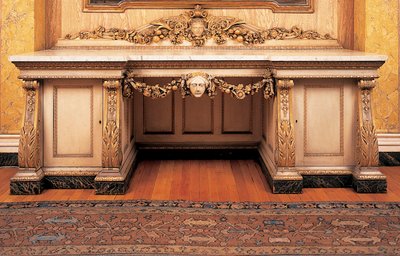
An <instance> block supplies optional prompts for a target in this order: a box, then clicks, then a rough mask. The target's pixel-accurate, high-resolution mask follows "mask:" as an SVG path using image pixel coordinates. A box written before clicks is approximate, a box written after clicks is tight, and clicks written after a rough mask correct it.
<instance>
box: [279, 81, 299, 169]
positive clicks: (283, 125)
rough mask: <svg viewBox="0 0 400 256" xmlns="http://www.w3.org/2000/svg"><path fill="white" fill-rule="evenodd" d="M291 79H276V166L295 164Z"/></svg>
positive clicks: (292, 165) (292, 84)
mask: <svg viewBox="0 0 400 256" xmlns="http://www.w3.org/2000/svg"><path fill="white" fill-rule="evenodd" d="M293 86H294V82H293V80H290V79H284V80H278V81H277V89H278V90H277V101H278V118H277V121H278V122H277V143H276V148H277V152H276V159H275V161H276V164H277V166H278V167H294V166H295V160H296V158H295V150H296V144H295V138H294V126H293V120H292V119H293V113H292V98H293V92H292V88H293Z"/></svg>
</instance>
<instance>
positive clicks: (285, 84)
mask: <svg viewBox="0 0 400 256" xmlns="http://www.w3.org/2000/svg"><path fill="white" fill-rule="evenodd" d="M276 86H277V87H278V89H281V90H284V89H291V88H293V86H294V82H293V80H291V79H279V80H278V81H277V83H276Z"/></svg>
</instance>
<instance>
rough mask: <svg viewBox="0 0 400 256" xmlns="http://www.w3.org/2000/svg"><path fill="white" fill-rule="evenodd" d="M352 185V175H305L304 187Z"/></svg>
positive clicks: (343, 186)
mask: <svg viewBox="0 0 400 256" xmlns="http://www.w3.org/2000/svg"><path fill="white" fill-rule="evenodd" d="M352 185H353V176H352V175H303V187H304V188H345V187H351V186H352Z"/></svg>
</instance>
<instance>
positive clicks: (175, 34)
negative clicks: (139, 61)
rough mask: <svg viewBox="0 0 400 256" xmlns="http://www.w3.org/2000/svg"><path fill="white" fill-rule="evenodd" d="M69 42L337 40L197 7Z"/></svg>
mask: <svg viewBox="0 0 400 256" xmlns="http://www.w3.org/2000/svg"><path fill="white" fill-rule="evenodd" d="M65 38H66V39H77V38H79V39H111V40H125V41H128V42H131V43H134V44H142V45H143V44H151V43H158V42H160V41H163V40H169V41H170V42H171V43H172V44H174V45H178V44H182V43H183V42H184V41H188V42H190V43H191V44H192V45H193V46H197V47H199V46H203V45H204V44H205V43H206V41H207V40H209V39H212V40H213V41H214V42H215V43H216V44H219V45H220V44H225V43H226V41H227V39H231V40H234V41H236V42H238V43H242V44H244V45H254V44H262V43H264V42H265V41H266V40H286V39H312V40H326V39H333V38H332V37H331V36H330V35H329V34H325V35H321V34H319V33H318V32H315V31H311V30H308V31H303V30H302V29H301V28H299V27H292V28H291V29H286V28H279V27H277V28H270V29H262V28H258V27H255V26H251V25H249V24H246V23H245V22H244V21H242V20H240V19H238V18H234V17H226V16H212V15H209V13H208V12H207V11H205V10H203V9H202V8H201V6H200V5H196V6H195V8H194V10H191V11H188V12H185V13H183V14H181V15H179V16H173V17H168V18H161V19H159V20H156V21H153V22H151V23H150V24H149V25H145V26H143V27H140V28H138V29H131V30H129V29H128V30H127V29H118V28H111V29H106V28H104V27H102V26H100V27H98V28H97V29H95V30H94V31H81V32H79V33H76V34H68V35H66V36H65Z"/></svg>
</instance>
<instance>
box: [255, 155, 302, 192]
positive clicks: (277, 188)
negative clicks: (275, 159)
mask: <svg viewBox="0 0 400 256" xmlns="http://www.w3.org/2000/svg"><path fill="white" fill-rule="evenodd" d="M258 164H259V165H260V167H261V170H262V172H263V173H264V176H265V178H266V179H267V181H268V184H269V185H270V187H271V190H272V193H274V194H300V193H302V190H303V181H302V180H276V179H274V178H273V177H272V176H271V174H270V173H269V171H268V168H267V166H266V164H265V163H264V160H263V159H262V158H261V156H260V157H259V158H258Z"/></svg>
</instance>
